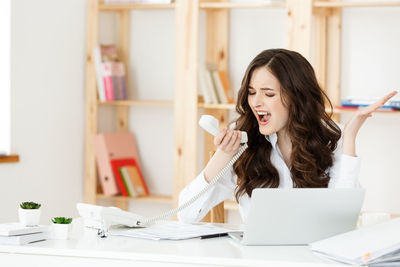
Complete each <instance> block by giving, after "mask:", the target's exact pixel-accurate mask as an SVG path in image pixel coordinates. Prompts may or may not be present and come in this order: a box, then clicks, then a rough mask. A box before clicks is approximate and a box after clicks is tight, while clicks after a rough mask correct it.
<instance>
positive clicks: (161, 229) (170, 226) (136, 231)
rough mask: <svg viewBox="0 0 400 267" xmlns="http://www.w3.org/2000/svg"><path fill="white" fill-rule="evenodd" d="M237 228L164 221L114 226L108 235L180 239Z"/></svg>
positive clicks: (225, 231) (231, 230)
mask: <svg viewBox="0 0 400 267" xmlns="http://www.w3.org/2000/svg"><path fill="white" fill-rule="evenodd" d="M238 231H240V230H237V229H228V228H223V227H218V226H215V225H213V224H210V223H204V224H187V223H181V222H166V223H162V224H157V225H154V226H151V227H147V228H127V227H123V228H116V229H111V230H110V231H109V233H110V235H116V236H126V237H135V238H142V239H151V240H162V239H170V240H181V239H189V238H195V237H200V236H205V235H211V234H221V233H230V232H238Z"/></svg>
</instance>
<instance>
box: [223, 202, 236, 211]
mask: <svg viewBox="0 0 400 267" xmlns="http://www.w3.org/2000/svg"><path fill="white" fill-rule="evenodd" d="M224 209H225V210H238V209H239V205H238V203H237V202H236V200H225V201H224Z"/></svg>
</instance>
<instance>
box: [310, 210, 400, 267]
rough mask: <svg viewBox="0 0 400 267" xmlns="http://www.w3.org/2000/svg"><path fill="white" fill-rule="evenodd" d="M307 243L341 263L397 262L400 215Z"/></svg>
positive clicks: (318, 251) (385, 264) (399, 258)
mask: <svg viewBox="0 0 400 267" xmlns="http://www.w3.org/2000/svg"><path fill="white" fill-rule="evenodd" d="M310 246H311V249H312V250H313V251H314V252H315V253H317V254H320V255H323V256H325V257H328V258H331V259H333V260H336V261H340V262H344V263H349V264H359V265H367V264H368V265H369V266H374V265H376V266H400V218H398V219H393V220H390V221H387V222H384V223H380V224H376V225H373V226H369V227H365V228H361V229H358V230H354V231H350V232H347V233H344V234H340V235H337V236H334V237H330V238H327V239H324V240H321V241H317V242H314V243H311V244H310Z"/></svg>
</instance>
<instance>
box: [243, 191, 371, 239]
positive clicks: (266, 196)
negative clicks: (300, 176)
mask: <svg viewBox="0 0 400 267" xmlns="http://www.w3.org/2000/svg"><path fill="white" fill-rule="evenodd" d="M364 195H365V190H364V189H362V188H356V189H327V188H323V189H321V188H304V189H303V188H300V189H276V188H258V189H255V190H253V194H252V198H251V207H250V212H249V215H248V218H247V222H246V223H245V232H244V236H243V241H242V243H243V244H246V245H301V244H308V243H311V242H314V241H317V240H320V239H323V238H327V237H330V236H333V235H336V234H339V233H343V232H347V231H350V230H353V229H354V228H355V226H356V223H357V219H358V216H359V214H360V210H361V206H362V203H363V200H364Z"/></svg>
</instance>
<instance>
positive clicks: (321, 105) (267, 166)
mask: <svg viewBox="0 0 400 267" xmlns="http://www.w3.org/2000/svg"><path fill="white" fill-rule="evenodd" d="M261 67H264V68H267V69H268V70H269V71H270V72H271V73H272V74H273V75H274V76H275V77H276V78H277V79H278V81H279V82H280V85H281V88H280V90H281V98H282V103H283V104H284V105H285V106H286V107H287V109H288V112H289V119H288V123H287V126H286V129H287V132H288V134H289V136H290V140H291V142H292V154H291V157H290V160H291V168H290V172H291V177H292V180H293V186H294V187H297V188H301V187H327V186H328V183H329V180H330V177H329V173H328V169H329V167H331V166H332V164H333V151H334V150H335V149H336V146H337V142H338V140H339V139H340V136H341V130H340V128H339V127H338V126H337V125H336V123H335V122H333V120H332V119H331V116H332V114H331V113H330V114H328V113H327V112H326V111H325V106H326V105H325V104H327V105H328V106H330V107H331V108H332V103H331V102H330V100H329V98H328V96H327V95H326V94H325V93H324V91H323V90H322V89H321V87H320V86H319V85H318V82H317V79H316V77H315V73H314V70H313V68H312V66H311V64H310V63H309V62H308V61H307V60H306V59H305V58H304V57H303V56H302V55H300V54H299V53H297V52H294V51H289V50H286V49H269V50H264V51H262V52H261V53H260V54H258V55H257V56H256V57H255V58H254V59H253V60H252V61H251V63H250V64H249V66H248V67H247V70H246V73H245V75H244V77H243V80H242V84H241V87H240V90H239V93H238V101H237V103H236V111H237V112H238V113H239V118H238V119H237V120H236V129H237V130H241V131H245V132H247V134H248V140H249V141H248V149H247V150H246V151H245V152H244V153H243V154H242V156H241V157H240V158H239V159H238V161H236V163H235V164H234V166H233V168H234V171H235V173H236V174H237V176H238V179H237V181H238V182H237V183H238V184H237V188H236V192H235V196H236V199H239V197H240V196H241V195H244V194H245V193H247V194H248V195H249V196H250V197H251V193H252V191H253V189H254V188H260V187H270V188H274V187H278V186H279V173H278V171H277V169H276V168H275V166H274V165H273V164H272V163H271V160H270V156H271V149H272V146H271V143H270V142H268V141H267V140H266V139H265V136H264V135H262V134H261V133H260V132H259V127H258V122H257V119H256V118H255V116H254V114H253V112H252V110H251V108H250V106H249V104H248V100H247V97H248V87H249V83H250V79H251V76H252V74H253V71H254V70H255V69H257V68H261Z"/></svg>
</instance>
